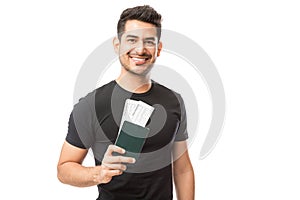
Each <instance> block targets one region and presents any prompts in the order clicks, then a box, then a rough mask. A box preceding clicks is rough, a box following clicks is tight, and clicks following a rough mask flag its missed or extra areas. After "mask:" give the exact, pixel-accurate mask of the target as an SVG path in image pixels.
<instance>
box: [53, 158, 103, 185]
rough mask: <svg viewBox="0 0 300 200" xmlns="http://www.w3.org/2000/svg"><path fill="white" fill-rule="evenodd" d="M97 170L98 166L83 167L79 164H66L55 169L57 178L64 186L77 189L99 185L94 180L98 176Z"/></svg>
mask: <svg viewBox="0 0 300 200" xmlns="http://www.w3.org/2000/svg"><path fill="white" fill-rule="evenodd" d="M99 168H100V166H97V167H84V166H82V165H81V164H79V163H75V162H66V163H63V164H61V165H59V166H58V167H57V177H58V179H59V180H60V181H61V182H62V183H65V184H69V185H73V186H77V187H88V186H93V185H97V184H99V181H98V180H97V179H96V178H95V177H97V173H98V174H99Z"/></svg>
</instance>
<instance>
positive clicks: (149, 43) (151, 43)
mask: <svg viewBox="0 0 300 200" xmlns="http://www.w3.org/2000/svg"><path fill="white" fill-rule="evenodd" d="M145 44H146V45H148V46H154V45H155V42H154V41H152V40H147V41H146V42H145Z"/></svg>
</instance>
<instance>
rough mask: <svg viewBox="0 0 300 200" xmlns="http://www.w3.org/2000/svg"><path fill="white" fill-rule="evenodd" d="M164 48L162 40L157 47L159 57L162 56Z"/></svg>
mask: <svg viewBox="0 0 300 200" xmlns="http://www.w3.org/2000/svg"><path fill="white" fill-rule="evenodd" d="M161 50H162V42H159V44H158V47H157V57H158V56H160V51H161Z"/></svg>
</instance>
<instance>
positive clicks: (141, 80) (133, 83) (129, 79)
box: [116, 72, 151, 93]
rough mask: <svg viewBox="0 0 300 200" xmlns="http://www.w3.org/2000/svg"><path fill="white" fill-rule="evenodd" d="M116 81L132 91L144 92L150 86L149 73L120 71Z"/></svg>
mask: <svg viewBox="0 0 300 200" xmlns="http://www.w3.org/2000/svg"><path fill="white" fill-rule="evenodd" d="M116 82H117V83H118V84H119V85H120V86H121V87H122V88H124V89H125V90H127V91H130V92H132V93H145V92H147V91H148V90H149V89H150V88H151V80H150V74H147V75H145V76H143V75H136V74H133V73H130V72H126V73H121V74H120V76H119V77H118V78H117V79H116Z"/></svg>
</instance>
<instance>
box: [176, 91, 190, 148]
mask: <svg viewBox="0 0 300 200" xmlns="http://www.w3.org/2000/svg"><path fill="white" fill-rule="evenodd" d="M177 98H178V100H179V107H180V108H179V109H180V123H179V127H178V130H177V133H176V136H175V141H177V142H178V141H184V140H187V139H188V137H189V136H188V132H187V117H186V111H185V106H184V102H183V99H182V97H181V96H180V95H177Z"/></svg>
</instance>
